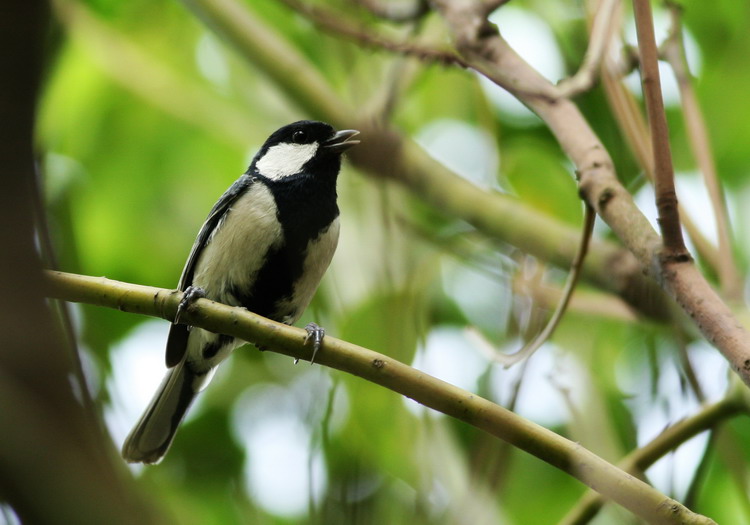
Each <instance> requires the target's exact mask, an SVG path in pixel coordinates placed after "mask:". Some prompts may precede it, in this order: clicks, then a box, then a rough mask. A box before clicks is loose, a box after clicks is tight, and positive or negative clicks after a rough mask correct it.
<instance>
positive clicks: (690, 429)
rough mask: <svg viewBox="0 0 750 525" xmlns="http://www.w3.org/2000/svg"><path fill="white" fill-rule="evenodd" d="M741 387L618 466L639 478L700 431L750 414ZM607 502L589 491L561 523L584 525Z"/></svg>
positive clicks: (631, 454) (663, 433)
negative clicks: (638, 475) (640, 474)
mask: <svg viewBox="0 0 750 525" xmlns="http://www.w3.org/2000/svg"><path fill="white" fill-rule="evenodd" d="M743 389H744V388H743V387H742V385H739V387H737V386H735V387H734V388H733V390H732V391H731V392H730V393H729V394H728V395H727V396H726V397H725V398H724V399H722V400H721V401H719V402H717V403H714V404H712V405H707V406H705V407H704V408H702V409H701V411H700V412H698V413H697V414H695V415H693V416H691V417H688V418H686V419H683V420H682V421H680V422H678V423H675V424H674V425H672V426H671V427H668V428H666V429H665V430H664V431H663V432H662V433H661V434H659V435H658V436H657V437H656V438H654V439H653V440H652V441H651V442H649V443H648V444H646V445H644V446H643V447H641V448H639V449H636V450H634V451H633V452H631V453H630V454H628V455H627V456H625V458H623V459H622V461H620V462H619V463H618V466H619V467H620V468H622V469H623V470H625V471H627V472H629V473H631V474H634V475H636V474H637V473H639V472H644V471H645V470H647V469H648V468H649V467H650V466H651V465H653V464H654V463H656V461H657V460H659V459H660V458H662V457H664V456H665V455H666V454H668V453H669V452H671V451H672V450H674V449H676V448H677V447H679V446H680V445H682V444H683V443H685V442H686V441H688V440H689V439H691V438H693V437H695V436H697V435H698V434H700V433H701V432H705V431H706V430H711V429H714V428H716V426H718V425H719V424H721V423H722V422H723V421H725V420H727V419H730V418H732V417H734V416H737V415H739V414H742V413H747V412H748V405H747V401H746V400H745V399H744V398H743V397H744V395H745V392H743V391H742V390H743ZM604 503H605V501H604V499H602V498H601V497H600V496H599V495H598V494H596V493H595V492H593V491H589V492H587V493H586V494H584V496H583V497H582V498H581V499H580V500H579V501H578V503H577V504H576V506H575V507H573V509H571V511H570V512H569V513H568V514H567V515H566V516H565V517H564V518H563V519H562V521H560V523H559V525H583V524H585V523H588V522H589V521H590V520H591V519H592V518H593V517H594V516H595V515H596V514H597V513H598V512H599V510H600V509H601V507H602V505H603V504H604Z"/></svg>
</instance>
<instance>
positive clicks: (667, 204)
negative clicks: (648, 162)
mask: <svg viewBox="0 0 750 525" xmlns="http://www.w3.org/2000/svg"><path fill="white" fill-rule="evenodd" d="M633 9H634V12H635V27H636V30H637V32H638V49H639V51H640V56H641V80H642V83H643V95H644V98H645V100H646V111H647V113H648V123H649V126H650V127H651V150H652V154H653V156H654V191H655V193H656V209H657V211H658V213H659V218H658V222H659V228H660V230H661V236H662V242H663V243H664V249H665V254H664V256H665V257H666V260H665V262H669V263H672V262H688V261H689V260H690V254H689V253H688V251H687V248H685V242H684V240H683V238H682V227H681V226H680V213H679V211H678V209H677V192H676V191H675V187H674V168H673V166H672V152H671V151H670V147H669V129H668V128H667V116H666V114H665V113H664V101H663V100H662V96H661V81H660V79H659V50H658V48H657V47H656V38H655V37H654V20H653V17H652V15H651V3H650V0H633Z"/></svg>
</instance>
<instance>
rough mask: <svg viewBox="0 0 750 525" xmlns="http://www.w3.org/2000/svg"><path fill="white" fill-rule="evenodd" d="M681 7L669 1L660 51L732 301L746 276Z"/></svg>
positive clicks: (726, 293)
mask: <svg viewBox="0 0 750 525" xmlns="http://www.w3.org/2000/svg"><path fill="white" fill-rule="evenodd" d="M680 9H681V8H680V7H679V6H678V5H676V4H672V3H670V4H669V11H670V15H671V18H672V27H671V29H670V34H669V37H668V38H667V40H666V41H665V42H664V43H663V44H662V46H661V52H662V55H663V56H664V57H665V58H666V59H667V62H669V65H670V66H671V68H672V71H673V72H674V76H675V78H676V79H677V86H678V88H679V90H680V99H681V101H682V111H683V115H684V117H685V126H686V128H687V136H688V140H689V141H690V146H691V149H692V152H693V156H694V157H695V161H696V163H697V164H698V168H699V169H700V171H701V173H702V174H703V180H704V183H705V185H706V189H707V190H708V195H709V197H710V199H711V207H712V208H713V212H714V217H715V218H716V234H717V238H718V240H719V242H718V256H717V258H716V259H717V260H716V264H715V267H716V271H717V273H718V275H719V282H720V283H721V290H722V294H723V295H724V297H726V298H727V299H729V300H731V301H735V302H739V301H741V300H742V288H743V286H742V282H743V279H742V276H741V275H740V272H739V269H738V268H737V265H736V264H735V260H734V255H733V254H732V234H731V228H730V226H729V216H728V213H727V208H726V203H725V202H724V196H723V194H722V190H721V184H720V182H719V176H718V174H717V173H716V166H715V164H714V161H713V153H712V151H711V141H710V140H709V138H708V132H707V131H706V122H705V120H704V119H703V113H702V112H701V108H700V104H699V103H698V97H697V96H696V93H695V89H694V88H693V81H692V76H691V75H690V70H689V69H688V63H687V57H686V56H685V46H684V43H683V38H682V24H681V21H680V16H681V11H680Z"/></svg>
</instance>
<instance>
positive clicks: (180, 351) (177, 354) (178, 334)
mask: <svg viewBox="0 0 750 525" xmlns="http://www.w3.org/2000/svg"><path fill="white" fill-rule="evenodd" d="M254 182H255V178H254V177H252V176H250V175H248V174H245V175H243V176H242V177H240V178H239V179H237V180H236V181H235V182H234V184H232V185H231V186H230V187H229V189H228V190H227V191H225V192H224V194H223V195H222V196H221V197H220V198H219V200H218V201H217V202H216V204H214V207H213V208H211V211H210V212H209V214H208V218H206V221H205V222H204V223H203V226H201V229H200V231H199V232H198V237H196V239H195V242H194V243H193V247H192V249H191V250H190V255H189V256H188V259H187V262H186V263H185V267H184V268H183V269H182V275H181V276H180V282H179V284H178V286H177V289H178V290H180V291H181V292H184V291H185V290H187V289H188V287H189V286H190V285H191V284H192V283H193V275H194V274H195V265H196V264H197V262H198V258H199V257H200V255H201V253H202V252H203V248H205V247H206V245H207V244H208V243H209V242H210V241H211V236H212V235H213V234H214V233H215V232H216V230H217V229H218V227H219V226H220V225H221V222H222V221H223V220H224V217H225V216H226V214H227V211H229V208H230V207H231V206H232V204H233V203H234V202H235V201H236V200H237V198H238V197H239V196H240V195H242V194H243V193H244V192H245V191H247V189H248V188H249V187H250V186H252V185H253V183H254ZM188 335H189V331H188V326H187V325H183V324H173V325H172V326H171V327H170V329H169V337H167V351H166V361H167V367H169V368H172V367H173V366H175V365H176V364H178V363H179V362H180V361H182V358H183V356H184V355H185V350H186V349H187V340H188Z"/></svg>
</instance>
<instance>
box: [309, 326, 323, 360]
mask: <svg viewBox="0 0 750 525" xmlns="http://www.w3.org/2000/svg"><path fill="white" fill-rule="evenodd" d="M305 330H306V331H307V337H305V344H307V343H308V342H309V341H312V347H313V352H312V357H311V358H310V364H311V365H312V364H313V363H314V362H315V356H316V355H317V353H318V350H320V343H322V342H323V337H325V335H326V331H325V329H323V328H321V327H320V326H318V325H316V324H315V323H308V325H307V326H306V327H305Z"/></svg>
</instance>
